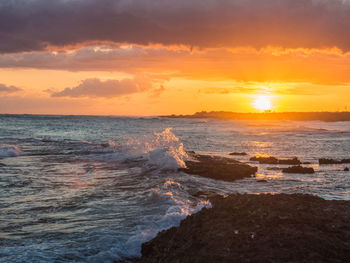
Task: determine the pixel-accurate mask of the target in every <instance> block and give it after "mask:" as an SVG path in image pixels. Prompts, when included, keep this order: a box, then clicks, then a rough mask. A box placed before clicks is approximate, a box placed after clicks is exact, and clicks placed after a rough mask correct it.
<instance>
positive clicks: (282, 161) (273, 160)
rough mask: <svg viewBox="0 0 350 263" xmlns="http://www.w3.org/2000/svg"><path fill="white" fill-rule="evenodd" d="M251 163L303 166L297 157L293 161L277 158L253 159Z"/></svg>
mask: <svg viewBox="0 0 350 263" xmlns="http://www.w3.org/2000/svg"><path fill="white" fill-rule="evenodd" d="M250 161H257V162H259V163H260V164H290V165H299V164H301V162H300V160H299V159H298V158H296V157H294V158H292V159H277V158H276V157H273V156H270V157H252V158H250Z"/></svg>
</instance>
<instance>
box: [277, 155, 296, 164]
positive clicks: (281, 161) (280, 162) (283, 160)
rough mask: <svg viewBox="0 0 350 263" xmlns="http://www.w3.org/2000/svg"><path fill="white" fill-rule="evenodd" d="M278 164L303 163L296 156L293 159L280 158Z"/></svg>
mask: <svg viewBox="0 0 350 263" xmlns="http://www.w3.org/2000/svg"><path fill="white" fill-rule="evenodd" d="M278 164H290V165H299V164H301V161H300V160H299V159H298V158H297V157H294V158H293V159H282V160H278Z"/></svg>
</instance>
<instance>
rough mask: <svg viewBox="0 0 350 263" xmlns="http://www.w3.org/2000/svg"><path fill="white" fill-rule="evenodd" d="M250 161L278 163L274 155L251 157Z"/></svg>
mask: <svg viewBox="0 0 350 263" xmlns="http://www.w3.org/2000/svg"><path fill="white" fill-rule="evenodd" d="M249 160H250V161H256V162H259V163H260V164H278V159H277V158H275V157H272V156H271V157H252V158H250V159H249Z"/></svg>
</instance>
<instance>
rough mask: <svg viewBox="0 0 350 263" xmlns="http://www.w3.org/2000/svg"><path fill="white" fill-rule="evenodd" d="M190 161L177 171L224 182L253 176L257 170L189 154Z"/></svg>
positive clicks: (248, 166)
mask: <svg viewBox="0 0 350 263" xmlns="http://www.w3.org/2000/svg"><path fill="white" fill-rule="evenodd" d="M190 157H191V158H192V160H189V161H186V168H180V169H179V171H182V172H185V173H188V174H195V175H200V176H203V177H207V178H212V179H216V180H224V181H235V180H238V179H243V178H247V177H251V176H253V175H254V174H255V173H256V172H257V170H258V168H257V167H252V166H250V165H248V164H244V163H241V162H239V161H236V160H233V159H231V158H225V157H220V156H212V155H202V154H196V153H190Z"/></svg>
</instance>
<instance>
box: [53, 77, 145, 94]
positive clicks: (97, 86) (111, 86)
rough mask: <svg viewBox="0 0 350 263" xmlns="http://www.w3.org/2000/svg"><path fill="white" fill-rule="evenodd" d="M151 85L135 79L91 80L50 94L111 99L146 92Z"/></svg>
mask: <svg viewBox="0 0 350 263" xmlns="http://www.w3.org/2000/svg"><path fill="white" fill-rule="evenodd" d="M150 87H151V84H150V83H148V82H147V81H138V80H135V79H122V80H105V81H102V80H99V79H97V78H91V79H86V80H83V81H82V82H81V83H80V84H79V85H78V86H76V87H73V88H66V89H64V90H62V91H59V92H53V93H51V97H71V98H79V97H90V98H98V97H101V98H113V97H119V96H124V95H129V94H132V93H138V92H143V91H145V90H148V89H149V88H150Z"/></svg>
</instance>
